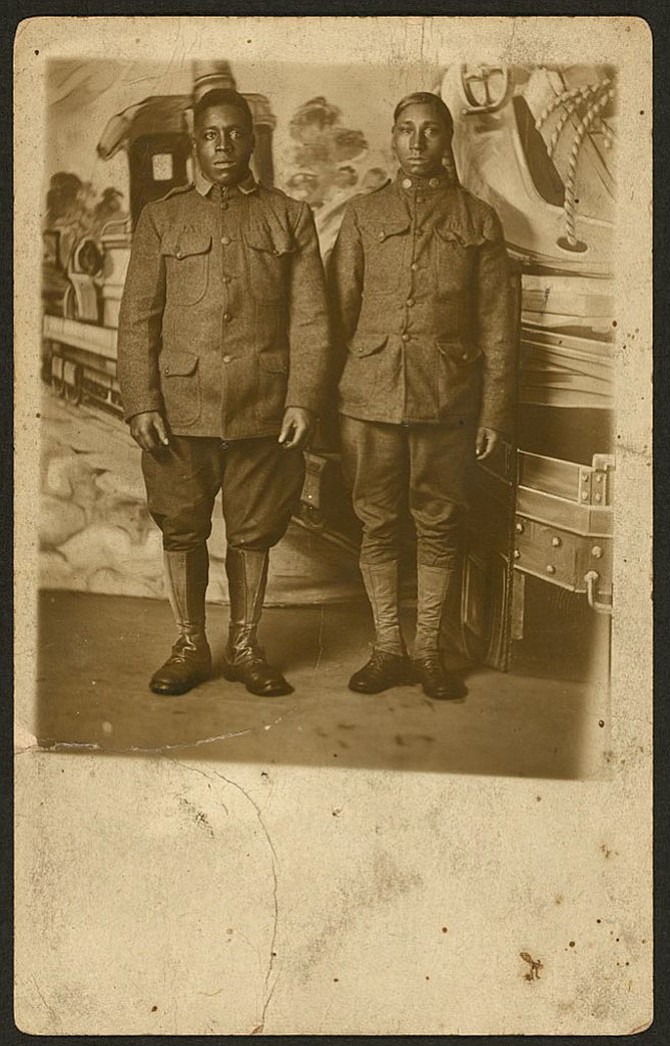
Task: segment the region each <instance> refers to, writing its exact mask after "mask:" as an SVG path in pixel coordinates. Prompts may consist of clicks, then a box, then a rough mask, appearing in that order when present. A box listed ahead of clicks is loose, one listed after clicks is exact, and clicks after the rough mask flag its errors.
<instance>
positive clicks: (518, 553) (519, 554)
mask: <svg viewBox="0 0 670 1046" xmlns="http://www.w3.org/2000/svg"><path fill="white" fill-rule="evenodd" d="M514 558H515V559H521V553H520V552H519V550H518V548H515V549H514Z"/></svg>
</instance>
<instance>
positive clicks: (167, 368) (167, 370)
mask: <svg viewBox="0 0 670 1046" xmlns="http://www.w3.org/2000/svg"><path fill="white" fill-rule="evenodd" d="M169 373H170V368H169V367H168V366H167V365H166V366H165V367H164V368H163V374H169Z"/></svg>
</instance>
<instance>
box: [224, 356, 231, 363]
mask: <svg viewBox="0 0 670 1046" xmlns="http://www.w3.org/2000/svg"><path fill="white" fill-rule="evenodd" d="M232 358H233V357H232V356H224V357H223V362H224V363H230V362H231V360H232Z"/></svg>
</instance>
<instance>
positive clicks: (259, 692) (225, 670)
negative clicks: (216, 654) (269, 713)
mask: <svg viewBox="0 0 670 1046" xmlns="http://www.w3.org/2000/svg"><path fill="white" fill-rule="evenodd" d="M221 675H222V676H223V678H224V679H226V680H227V681H228V682H229V683H242V684H243V685H244V686H245V687H246V689H247V690H248V691H249V693H250V694H253V695H254V697H285V696H286V695H287V694H292V693H293V687H292V686H291V684H290V683H285V684H284V685H281V684H280V685H279V686H276V687H272V688H271V689H269V690H267V689H266V690H263V689H261V687H254V686H253V685H252V684H251V683H248V682H247V681H246V679H245V678H244V674H243V671H242V669H238V668H235V666H234V665H231V664H230V662H229V661H224V663H223V665H222V666H221Z"/></svg>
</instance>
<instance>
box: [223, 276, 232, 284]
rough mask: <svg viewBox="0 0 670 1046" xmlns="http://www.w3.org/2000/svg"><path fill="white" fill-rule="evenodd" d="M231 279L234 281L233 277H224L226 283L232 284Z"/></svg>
mask: <svg viewBox="0 0 670 1046" xmlns="http://www.w3.org/2000/svg"><path fill="white" fill-rule="evenodd" d="M231 279H232V277H231V276H224V277H223V282H224V283H230V281H231Z"/></svg>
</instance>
